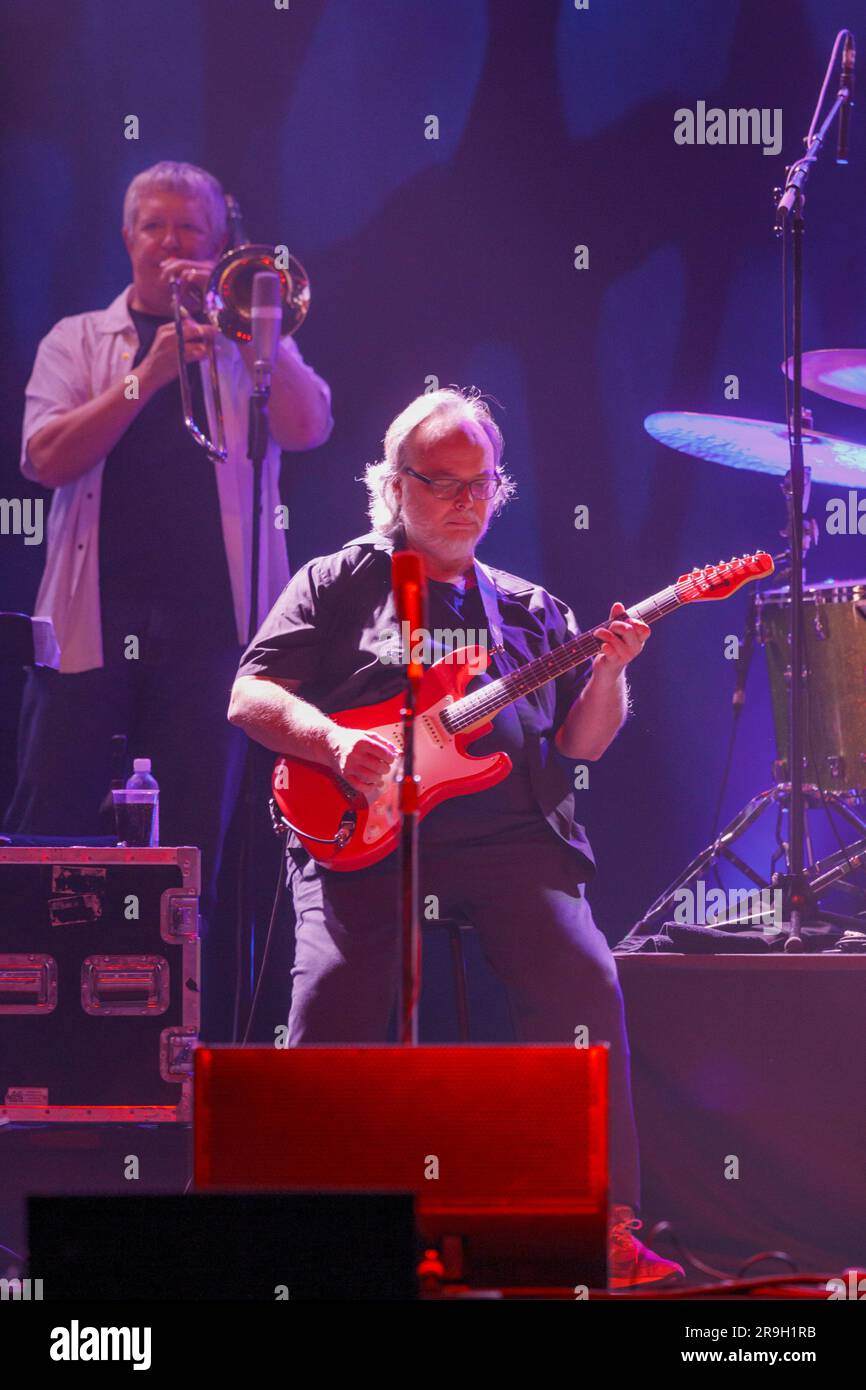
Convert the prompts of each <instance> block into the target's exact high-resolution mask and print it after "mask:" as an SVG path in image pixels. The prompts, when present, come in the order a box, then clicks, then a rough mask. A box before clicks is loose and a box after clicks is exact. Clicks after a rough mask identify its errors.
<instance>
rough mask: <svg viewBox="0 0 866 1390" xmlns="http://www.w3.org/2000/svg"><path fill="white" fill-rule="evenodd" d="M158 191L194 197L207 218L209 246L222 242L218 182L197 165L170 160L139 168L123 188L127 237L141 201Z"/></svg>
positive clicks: (222, 201)
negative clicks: (125, 187)
mask: <svg viewBox="0 0 866 1390" xmlns="http://www.w3.org/2000/svg"><path fill="white" fill-rule="evenodd" d="M159 190H162V191H165V192H168V193H184V194H186V196H187V197H188V198H197V199H198V201H199V202H200V203H201V205H202V207H203V208H204V210H205V213H206V215H207V223H208V227H209V229H210V234H211V241H212V244H213V246H214V247H218V246H220V245H221V244H222V242H223V241H225V237H226V230H227V227H228V218H227V214H226V200H225V194H224V193H223V189H222V184H221V183H220V182H219V179H215V178H214V176H213V174H209V173H208V172H207V170H206V169H200V168H199V167H198V165H197V164H178V163H176V162H175V161H174V160H171V159H164V160H163V161H162V162H161V163H160V164H152V165H151V167H150V168H149V169H142V171H141V173H140V174H136V176H135V178H134V179H133V180H132V182H131V184H130V185H129V187H128V188H127V190H126V193H125V194H124V198H123V226H124V229H125V231H127V232H128V233H129V234H130V236H131V235H132V233H133V232H134V231H135V224H136V222H137V221H138V213H139V209H140V207H141V200H142V198H146V197H147V196H148V194H150V193H155V192H157V191H159Z"/></svg>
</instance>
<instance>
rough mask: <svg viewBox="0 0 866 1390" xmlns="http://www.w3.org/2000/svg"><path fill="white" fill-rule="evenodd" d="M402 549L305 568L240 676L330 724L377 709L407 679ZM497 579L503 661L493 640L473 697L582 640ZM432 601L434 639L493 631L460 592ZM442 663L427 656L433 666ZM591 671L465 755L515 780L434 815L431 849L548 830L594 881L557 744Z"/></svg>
mask: <svg viewBox="0 0 866 1390" xmlns="http://www.w3.org/2000/svg"><path fill="white" fill-rule="evenodd" d="M402 544H404V538H403V537H402V536H401V535H398V536H397V537H396V538H394V539H389V538H387V537H385V536H382V535H379V534H378V533H376V532H371V533H369V534H368V535H366V536H360V537H357V538H356V539H355V540H352V541H349V542H347V544H346V545H345V546H344V547H343V549H342V550H339V551H337V552H336V553H335V554H333V555H325V556H321V557H319V558H318V559H315V560H310V561H309V562H308V563H307V564H306V565H304V566H302V568H301V569H299V570H298V571H297V573H296V574H295V575H294V576H293V577H292V579H291V580H290V581H289V583H288V584H287V586H286V588H285V589H284V590H283V592H282V594H281V595H280V597H279V598H278V600H277V602H276V603H275V604H274V607H273V608H272V609H271V612H270V613H269V614H268V616H267V618H266V619H265V621H264V623H263V624H262V626H261V627H260V629H259V631H258V632H257V633H256V636H255V637H254V638H253V641H252V642H251V643H250V645H249V647H248V648H247V650H246V652H245V653H244V655H243V657H242V658H241V664H240V667H239V670H238V675H239V676H255V675H263V676H273V677H276V678H278V679H283V680H294V681H298V682H299V687H298V692H297V693H298V695H299V696H300V697H301V699H304V700H307V701H308V702H309V703H310V704H313V705H316V706H317V707H318V708H319V709H321V710H324V712H325V713H326V714H334V713H336V712H337V711H340V710H349V709H353V708H357V707H358V706H362V705H372V704H378V703H379V702H380V701H383V700H389V699H391V698H393V697H394V696H395V695H397V694H399V693H400V692H401V691H402V690H403V688H404V684H405V677H404V673H403V667H402V666H401V665H400V655H399V651H400V633H399V625H398V622H397V615H396V611H395V607H394V597H393V592H392V582H391V554H392V552H393V551H394V549H395V548H400V546H401V545H402ZM490 573H491V575H492V579H493V582H494V585H495V606H496V610H497V613H496V624H497V626H498V627H499V628H500V630H501V643H502V646H503V648H504V651H503V652H501V653H497V652H496V651H495V650H494V644H493V642H492V641H490V640H488V642H487V647H488V652H489V653H490V670H489V672H488V673H485V674H484V675H482V676H478V677H476V678H475V680H474V681H471V682H470V683H469V686H468V687H467V689H468V691H473V690H475V689H476V688H477V685H478V684H479V683H482V682H486V681H488V680H490V679H492V678H496V677H499V676H504V675H506V674H508V673H510V672H512V671H514V670H515V669H517V668H518V667H520V666H523V665H525V664H526V662H528V661H530V660H532V659H533V658H535V657H540V656H545V655H548V654H549V653H550V652H552V651H554V650H555V649H556V648H557V647H559V646H561V645H562V644H563V643H565V642H567V641H569V640H571V638H573V637H575V636H576V635H577V634H578V631H579V629H578V627H577V624H576V622H575V619H574V614H573V613H572V612H571V609H570V608H568V607H567V606H566V605H565V604H564V603H563V602H562V601H561V600H559V599H557V598H554V597H553V596H552V595H551V594H549V593H547V591H546V590H545V589H542V588H541V587H540V585H537V584H533V583H531V582H530V581H529V580H525V579H520V578H518V577H517V576H515V575H511V574H507V573H506V572H505V571H503V570H493V571H491V572H490ZM479 582H480V581H479ZM428 600H429V606H428V618H427V625H428V631H429V632H431V635H432V636H435V629H436V628H437V627H440V628H443V629H452V630H453V629H463V630H466V631H469V630H472V629H475V630H479V629H482V628H483V629H485V630H486V629H487V627H488V622H487V620H486V617H485V614H486V609H485V607H484V604H483V600H482V597H481V595H480V594H479V591H478V589H472V588H470V589H469V590H468V592H467V594H466V595H463V594H461V593H460V590H459V587H458V586H454V585H448V584H440V583H436V582H428ZM437 614H438V618H439V621H437ZM494 635H495V633H494ZM446 640H447V639H446ZM457 645H463V644H462V643H461V644H458V643H456V642H455V643H454V646H455V647H456V646H457ZM467 645H472V643H471V642H469V643H467ZM479 645H480V643H479ZM425 655H426V654H425ZM436 655H437V654H436V653H435V652H433V651H431V653H430V656H431V658H433V659H435V657H436ZM423 664H424V665H425V666H426V665H429V664H431V662H428V661H426V660H424V661H423ZM589 669H590V668H589V666H588V665H583V666H582V667H577V668H573V669H572V670H570V671H566V672H564V673H563V674H562V675H560V676H558V677H557V678H556V679H555V680H552V681H548V682H547V683H546V684H544V685H542V686H540V687H539V688H538V689H537V690H534V691H531V692H530V693H529V694H527V695H524V696H521V697H520V698H519V699H518V700H516V701H514V703H513V704H511V705H508V706H506V707H505V708H504V709H502V710H501V711H500V712H499V714H497V716H496V718H495V720H494V723H493V729H492V731H491V732H490V733H489V734H485V735H482V736H481V737H480V738H477V739H475V740H474V741H473V742H472V743H471V745H470V746H469V747H468V749H467V752H468V753H469V754H470V756H472V755H475V754H483V753H490V752H495V751H499V750H502V751H505V752H507V753H508V754H509V756H510V757H511V758H512V761H513V763H514V769H513V771H512V772H511V773H509V775H508V776H507V777H506V778H504V779H503V780H502V781H501V782H499V783H497V784H496V785H495V786H493V787H491V788H489V789H488V790H487V791H482V792H470V793H468V794H467V795H465V796H458V797H452V798H451V799H450V800H449V801H446V802H443V803H441V804H440V805H439V806H437V807H434V808H433V810H432V811H430V812H429V814H428V815H427V816H426V817H425V818H424V820H423V821H422V823H421V830H420V833H421V836H422V838H423V839H424V840H425V841H428V840H432V839H433V838H434V836H435V838H436V839H437V840H440V839H441V840H442V841H450V842H459V843H461V844H467V843H475V842H476V837H477V838H479V839H481V840H482V841H483V840H484V839H487V840H489V839H490V838H491V836H495V837H496V838H497V839H499V838H505V839H509V840H510V839H512V838H516V839H532V838H535V836H536V835H540V836H541V837H542V838H544V836H545V835H549V831H550V830H551V829H552V830H553V831H554V832H555V834H556V835H558V836H559V838H560V839H561V840H563V841H565V843H567V844H568V845H570V846H572V848H573V849H575V850H577V851H578V853H579V859H578V861H577V866H576V877H577V878H581V879H584V880H585V879H588V878H590V877H592V875H593V873H594V871H595V865H594V860H593V856H592V850H591V848H590V846H589V841H588V839H587V837H586V832H585V831H584V828H583V826H582V825H580V824H579V823H578V822H577V821H576V820H575V789H574V768H575V760H574V759H569V758H565V757H563V755H562V754H561V753H559V751H558V749H557V748H556V746H555V742H554V736H555V734H556V733H557V731H558V729H559V727H560V725H561V724H562V722H563V720H564V719H565V716H566V715H567V713H568V711H569V709H570V708H571V705H572V703H573V701H574V700H575V699H577V697H578V695H579V694H580V691H581V689H582V688H583V685H584V683H585V681H586V680H587V678H588V675H589ZM545 822H546V823H547V824H546V825H545Z"/></svg>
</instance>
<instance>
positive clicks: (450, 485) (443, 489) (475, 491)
mask: <svg viewBox="0 0 866 1390" xmlns="http://www.w3.org/2000/svg"><path fill="white" fill-rule="evenodd" d="M402 471H403V472H404V473H408V474H409V477H410V478H417V479H418V481H419V483H426V484H427V487H429V489H430V491H431V492H432V494H433V496H434V497H438V498H440V499H441V500H442V501H443V502H453V500H454V498H455V497H459V496H460V495H461V494H462V492H463V489H464V488H465V487H468V489H469V493H470V495H471V496H472V497H475V498H477V500H478V501H479V502H489V501H490V499H491V497H495V496H496V494H497V492H498V491H499V484H500V478H499V474H498V473H497V474H496V476H495V477H494V478H473V479H472V480H471V482H464V480H463V479H462V478H425V477H424V474H423V473H416V472H415V469H414V468H404V469H403V470H402Z"/></svg>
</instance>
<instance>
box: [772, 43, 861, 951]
mask: <svg viewBox="0 0 866 1390" xmlns="http://www.w3.org/2000/svg"><path fill="white" fill-rule="evenodd" d="M843 38H844V43H845V47H844V53H843V61H842V79H841V83H840V87H839V91H838V92H837V94H836V99H835V101H834V102H833V105H832V106H831V108H830V111H829V112H828V114H827V117H826V119H825V120H824V123H823V125H822V126H821V127H820V129H819V130H817V131H816V129H815V126H816V125H817V122H818V117H819V113H820V110H821V106H822V104H823V100H824V93H825V91H826V89H827V85H828V82H829V77H830V72H831V70H832V66H833V62H834V59H835V56H836V52H837V50H838V48H839V43H840V40H842V39H843ZM853 49H854V45H853V40H852V36H851V34H850V32H849V31H848V30H847V29H844V30H841V31H840V32H839V34H837V36H836V41H835V43H834V46H833V53H832V54H831V56H830V63H829V65H828V68H827V76H826V77H825V80H824V85H823V87H822V89H821V92H820V95H819V97H818V104H817V106H816V108H815V115H814V116H813V118H812V124H811V126H810V127H809V133H808V135H807V136H806V140H805V145H806V153H805V154H804V155H803V157H802V158H801V159H798V160H796V161H795V162H794V163H793V164H792V165H791V166H790V168H789V169H788V170H787V177H786V182H785V188H784V191H783V193H782V196H781V197H780V198H779V200H778V202H777V204H776V224H775V229H776V233H777V235H778V236H780V237H782V238H784V236H785V233H786V229H787V225H788V223H789V222H790V226H791V242H792V250H793V264H792V283H793V305H792V315H793V372H792V377H793V392H792V401H791V414H790V417H789V420H788V431H789V443H790V450H791V467H790V470H789V473H788V477H787V498H788V545H789V547H790V592H791V631H790V644H791V648H790V649H791V682H790V691H789V705H788V775H789V777H790V782H791V796H790V802H789V808H788V809H789V847H788V865H787V875H786V878H787V882H786V883H785V885H784V888H785V890H786V897H787V901H788V903H789V921H790V929H789V933H788V939H787V941H786V942H785V950H786V951H802V949H803V940H802V937H801V935H800V929H801V926H802V920H803V916H804V913H805V911H806V908H807V905H808V903H809V896H808V886H807V883H806V877H805V872H804V859H803V844H804V836H805V829H806V803H805V797H804V793H803V748H804V744H805V739H804V728H803V714H804V709H805V689H804V671H803V629H802V619H803V582H804V576H803V526H804V496H805V494H806V490H807V488H808V469H806V467H805V464H804V460H803V406H802V389H803V230H804V218H803V209H804V207H805V202H806V199H805V192H804V190H805V187H806V182H807V180H808V178H809V175H810V173H811V172H812V166H813V165H814V164H815V163H816V162H817V159H818V156H819V155H820V153H821V151H822V149H823V147H824V139H825V137H826V135H827V132H828V131H829V129H830V127H831V126H832V124H833V122H834V121H835V119H836V117H837V115H838V114H839V112H840V111H842V109H843V108H844V109H845V111H846V124H845V127H844V128H843V127H842V126H841V125H840V152H839V158H840V160H841V162H847V149H846V148H843V146H842V140H843V139H845V143H846V144H847V110H848V107H849V106H850V104H851V100H852V77H851V74H852V72H853Z"/></svg>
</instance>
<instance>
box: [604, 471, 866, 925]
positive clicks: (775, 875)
mask: <svg viewBox="0 0 866 1390" xmlns="http://www.w3.org/2000/svg"><path fill="white" fill-rule="evenodd" d="M805 472H806V474H807V481H808V472H809V470H808V469H806V470H805ZM782 487H783V491H785V495H786V498H787V497H788V495H789V489H788V488H787V479H786V480H785V483H783V484H782ZM785 534H786V535H787V534H788V533H787V531H786V532H785ZM802 535H803V544H802V549H803V551H804V552H805V551H808V549H809V546H810V545H812V544H816V543H817V539H818V536H817V527H816V524H815V522H814V520H810V519H806V520H805V521H804V523H803V531H802ZM780 558H782V557H780ZM777 579H788V580H789V581H790V567H788V568H786V567H785V566H784V565H783V566H782V567H781V568H778V569H777V570H776V574H775V576H774V582H775V580H777ZM759 587H760V586H756V589H755V590H753V591H752V599H751V601H750V605H749V610H748V616H747V619H746V631H745V634H744V636H743V639H742V643H741V648H742V653H743V655H742V658H741V662H742V664H741V667H740V670H739V671H738V674H737V687H736V690H735V693H734V700H733V704H734V719H735V721H738V720H739V718H740V715H741V713H742V709H743V706H744V704H745V685H746V678H747V676H748V671H749V666H750V664H751V660H752V654H753V650H754V644H755V639H756V637H757V638H758V640H759V641H760V633H758V631H757V627H758V618H757V597H756V596H757V592H758V588H759ZM791 684H793V680H792V682H791ZM735 728H736V725H735ZM801 765H803V764H801ZM773 770H774V773H775V775H776V779H777V780H776V783H775V785H774V786H772V787H770V788H769V789H768V790H766V791H763V792H760V793H759V794H758V795H757V796H754V797H753V798H752V800H751V801H749V802H748V803H747V805H746V806H745V807H743V808H742V809H741V810H740V811H738V812H737V814H736V815H735V816H734V817H733V819H732V820H730V821H729V822H728V824H727V825H726V826H725V827H724V829H723V830H722V831H721V832H720V833H719V834H718V835H717V836H715V838H714V839H713V840H712V841H711V842H710V843H709V844H708V845H707V846H706V847H705V848H704V849H703V850H701V852H700V853H699V854H698V855H696V856H695V858H694V859H693V860H692V861H691V863H690V864H688V866H687V867H686V868H685V869H684V870H683V872H682V873H681V874H680V875H679V876H678V877H677V878H676V879H675V880H674V881H673V882H672V883H671V884H669V885H668V887H667V888H666V889H665V890H664V892H663V893H662V894H661V895H660V896H659V897H658V898H656V900H655V901H654V902H653V903H652V904H651V906H650V907H649V908H648V909H647V911H646V912H645V913H644V915H643V917H642V918H641V919H640V921H638V922H636V923H635V925H634V926H633V927H632V928H631V930H630V931H629V932H628V933H627V934H626V937H625V938H624V939H625V940H629V939H631V938H635V937H642V936H647V935H649V934H650V932H651V931H652V930H653V928H654V927H657V926H659V925H660V924H661V923H662V922H663V921H664V920H665V919H666V918H667V917H669V916H670V914H671V912H672V910H673V909H674V907H675V905H676V899H677V894H678V893H679V892H680V891H681V890H683V889H687V888H689V887H690V885H691V884H693V883H695V882H697V881H698V880H699V879H700V878H701V877H702V876H703V875H704V874H705V872H706V871H707V870H708V869H712V868H714V867H715V865H717V864H718V863H720V862H721V861H725V862H727V863H729V864H731V865H732V866H733V867H734V868H736V869H737V870H738V871H739V872H740V873H741V874H742V875H743V877H744V878H745V879H747V880H748V881H749V882H750V883H752V884H754V886H755V888H757V889H758V890H759V891H761V890H763V891H766V890H771V891H772V890H776V889H779V890H781V892H782V916H783V920H785V921H788V920H790V913H791V911H792V907H793V904H792V878H791V874H790V871H789V867H788V866H789V865H790V845H789V844H785V845H784V846H783V849H782V854H783V856H784V858H785V860H786V868H785V870H784V871H782V872H779V871H777V870H776V868H775V865H776V862H777V861H778V857H779V856H776V857H774V859H773V861H772V864H771V869H770V877H769V878H766V877H763V876H762V875H761V874H759V873H758V872H757V871H756V870H755V869H754V868H752V867H751V865H749V864H748V863H746V861H745V860H744V859H743V858H742V857H741V856H740V855H739V854H738V853H737V852H736V850H735V849H734V845H735V844H736V842H737V841H738V840H739V839H741V838H742V836H744V835H745V834H746V833H747V831H748V830H750V829H751V827H752V826H753V825H754V824H755V823H756V822H757V821H758V820H759V819H760V818H761V817H762V816H763V815H764V814H765V813H766V812H768V811H771V810H772V809H773V808H774V807H776V808H778V810H779V811H780V812H783V811H785V810H790V806H791V802H792V787H791V783H790V781H785V780H783V778H784V776H785V775H786V773H787V768H786V766H785V763H784V762H779V761H777V762H775V763H774V767H773ZM800 791H801V796H802V798H803V805H804V811H811V810H820V809H823V810H826V811H827V812H828V814H829V812H830V811H831V810H832V811H835V812H836V813H837V814H838V815H840V816H841V817H842V818H843V819H844V820H845V821H847V822H848V824H850V825H851V826H852V827H853V828H854V829H855V830H856V831H857V832H859V836H860V838H859V839H857V840H855V841H854V842H853V843H851V844H850V845H848V846H846V847H841V846H840V848H839V849H838V850H835V851H834V852H833V853H832V854H829V855H827V856H825V858H823V859H821V860H819V861H815V859H814V856H813V854H812V845H811V838H810V836H809V830H808V822H806V821H805V818H804V827H803V834H804V841H803V843H804V846H805V849H806V851H807V854H808V868H805V869H804V871H803V873H802V876H801V881H800V884H799V889H800V893H801V895H802V907H801V910H802V911H803V913H804V915H805V917H806V920H807V921H809V922H810V923H812V922H817V921H820V922H826V923H829V924H830V925H832V926H838V927H842V928H845V929H847V928H851V929H853V930H859V931H863V930H864V929H866V917H863V916H859V917H857V916H848V915H847V914H844V913H838V912H830V911H825V910H823V909H819V908H818V899H819V897H820V895H821V894H822V893H823V892H825V890H826V889H827V888H829V887H831V886H833V885H836V886H838V887H839V888H841V889H844V890H845V891H846V892H848V893H851V894H853V895H855V896H857V897H858V898H859V899H860V900H861V901H864V900H866V888H862V887H858V886H857V885H855V884H853V883H849V882H847V881H846V880H847V878H848V876H849V875H850V873H852V872H854V871H856V870H858V869H866V820H863V819H862V818H861V817H860V816H859V815H857V814H856V812H855V811H854V810H853V809H852V806H853V805H859V804H860V803H861V797H860V796H859V795H858V793H857V792H856V791H853V790H844V791H834V790H831V789H824V788H821V787H819V786H818V785H817V784H816V783H809V782H801V784H800ZM739 891H743V890H739ZM746 891H747V890H746ZM766 916H767V913H766V910H765V909H764V908H763V907H762V908H760V909H757V910H748V909H746V910H743V911H735V912H732V913H720V914H719V915H718V916H716V917H714V918H713V920H712V921H709V922H707V923H705V924H704V925H706V926H707V927H710V928H713V929H715V930H725V929H729V930H731V931H738V930H744V929H746V928H749V927H761V926H765V925H766V920H765V919H766ZM698 925H701V924H698Z"/></svg>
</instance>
